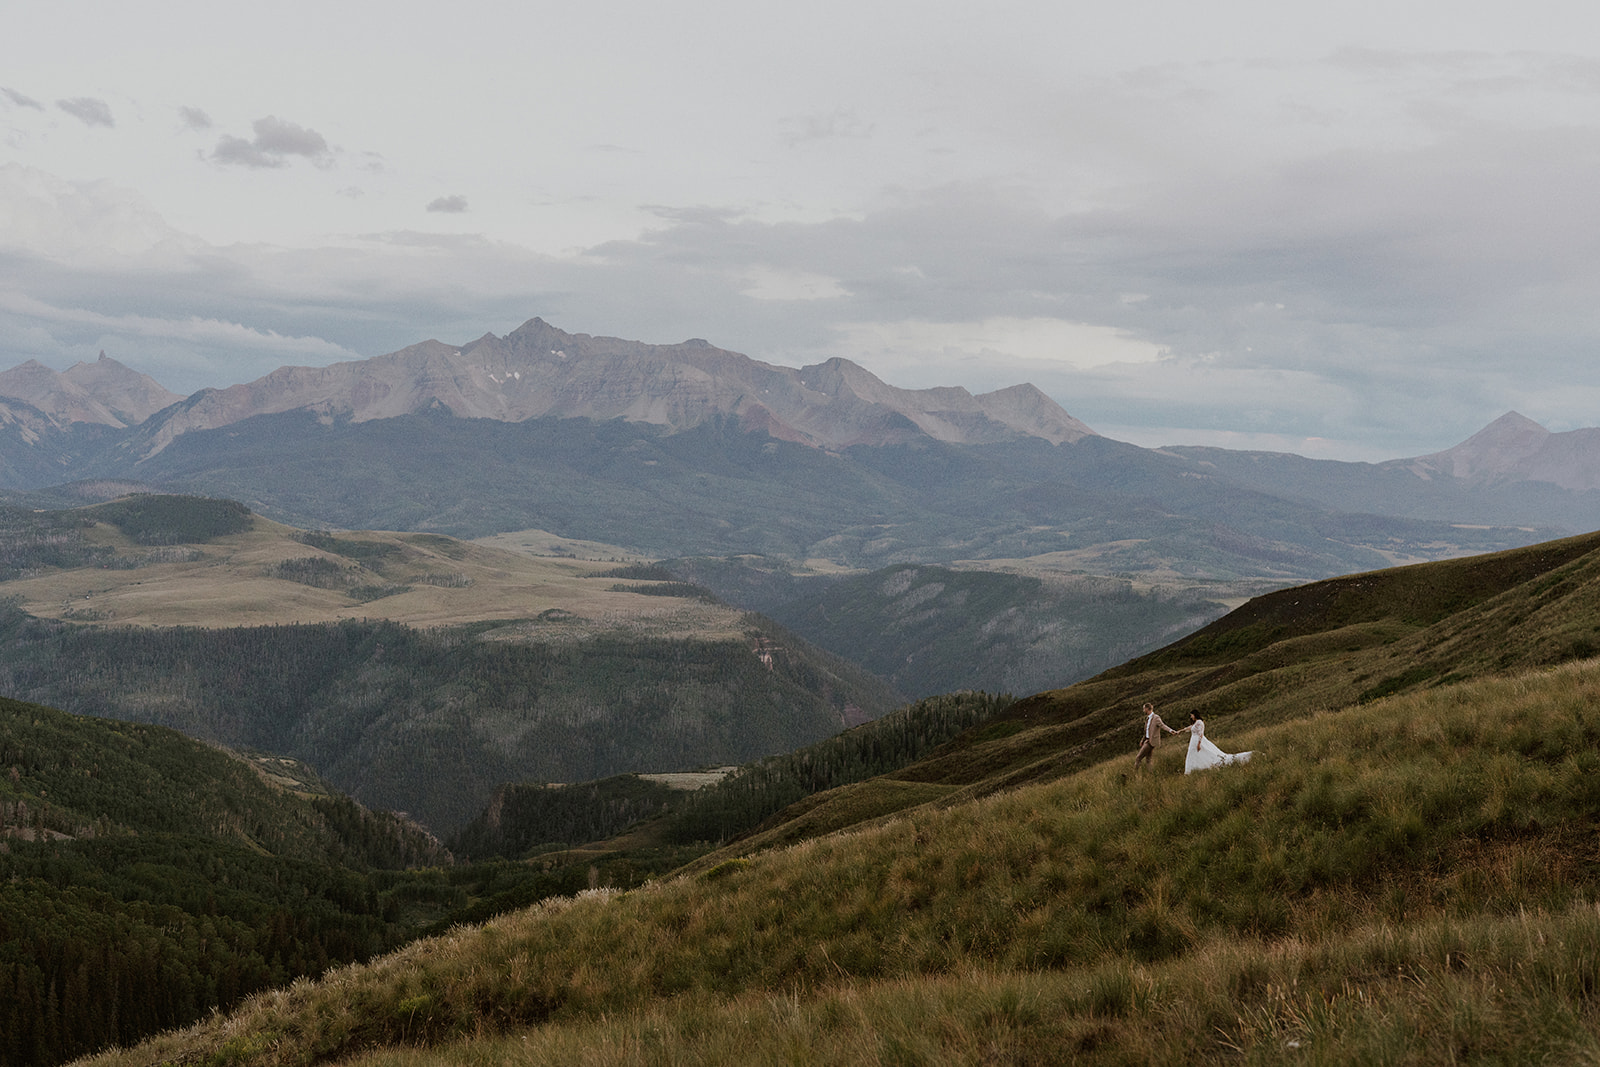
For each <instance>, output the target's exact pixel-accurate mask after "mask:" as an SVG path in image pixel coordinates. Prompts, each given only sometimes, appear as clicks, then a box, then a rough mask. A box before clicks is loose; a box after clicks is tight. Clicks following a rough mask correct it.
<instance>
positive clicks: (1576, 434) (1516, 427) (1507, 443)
mask: <svg viewBox="0 0 1600 1067" xmlns="http://www.w3.org/2000/svg"><path fill="white" fill-rule="evenodd" d="M1395 462H1396V464H1397V465H1400V466H1404V467H1407V468H1409V469H1410V470H1412V471H1413V472H1414V473H1416V474H1418V475H1419V476H1421V477H1424V478H1431V477H1434V476H1436V475H1443V476H1449V477H1454V478H1460V479H1462V480H1464V481H1468V482H1477V483H1483V484H1490V483H1506V482H1514V481H1532V482H1549V483H1551V484H1553V485H1558V486H1560V487H1561V488H1563V489H1571V490H1576V491H1583V490H1589V489H1600V429H1592V428H1591V429H1582V430H1568V431H1565V432H1562V433H1554V432H1552V431H1550V430H1548V429H1546V428H1545V427H1543V426H1541V425H1539V424H1538V423H1537V422H1534V421H1533V420H1532V419H1530V418H1527V417H1526V416H1524V415H1521V414H1519V413H1517V412H1515V411H1508V412H1506V413H1505V414H1504V415H1502V416H1500V417H1499V418H1498V419H1496V420H1494V421H1493V422H1491V423H1490V424H1489V425H1487V426H1485V427H1484V428H1483V429H1481V430H1479V431H1478V432H1477V433H1475V434H1473V435H1472V436H1471V437H1469V438H1467V439H1466V440H1465V441H1463V442H1461V443H1460V444H1459V445H1456V446H1454V447H1453V448H1447V449H1445V450H1444V451H1443V452H1435V453H1433V454H1432V455H1429V456H1419V457H1418V458H1416V459H1412V460H1397V461H1395Z"/></svg>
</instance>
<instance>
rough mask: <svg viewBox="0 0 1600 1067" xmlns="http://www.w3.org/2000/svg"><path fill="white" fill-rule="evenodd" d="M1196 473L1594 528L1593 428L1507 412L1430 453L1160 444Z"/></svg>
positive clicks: (1438, 516) (1397, 510)
mask: <svg viewBox="0 0 1600 1067" xmlns="http://www.w3.org/2000/svg"><path fill="white" fill-rule="evenodd" d="M1160 451H1162V452H1163V453H1166V454H1167V455H1171V456H1175V457H1180V458H1182V459H1184V460H1187V461H1189V462H1191V463H1193V464H1194V466H1195V469H1196V471H1197V472H1200V473H1204V474H1207V475H1212V476H1215V477H1221V478H1225V479H1227V480H1229V481H1230V482H1233V483H1235V484H1237V485H1239V486H1247V487H1249V488H1251V489H1254V490H1257V491H1259V492H1264V493H1270V494H1273V495H1275V496H1280V497H1285V498H1287V499H1290V500H1299V501H1302V502H1305V503H1308V504H1314V505H1316V506H1319V507H1325V508H1331V509H1334V510H1338V511H1355V512H1365V513H1370V514H1380V515H1393V516H1396V517H1401V518H1407V519H1421V520H1425V521H1435V522H1449V523H1459V524H1473V523H1490V524H1500V523H1503V524H1512V525H1528V526H1534V525H1544V526H1547V527H1549V528H1554V529H1560V530H1567V531H1587V530H1593V529H1597V528H1600V429H1581V430H1570V431H1567V432H1564V433H1552V432H1551V431H1550V430H1547V429H1545V428H1544V427H1543V426H1541V425H1539V424H1538V423H1536V422H1534V421H1533V420H1532V419H1529V418H1526V417H1524V416H1522V415H1519V414H1518V413H1516V412H1514V411H1512V412H1507V413H1506V414H1505V415H1502V416H1501V417H1500V418H1498V419H1496V420H1495V421H1494V422H1492V423H1490V424H1489V425H1488V426H1486V427H1484V428H1483V429H1482V430H1480V431H1478V432H1477V433H1476V434H1473V435H1472V436H1471V437H1469V438H1468V439H1467V440H1465V441H1463V442H1461V443H1460V444H1458V445H1455V446H1453V447H1451V448H1447V449H1445V450H1444V451H1442V452H1435V453H1432V454H1431V455H1426V456H1416V457H1413V458H1410V459H1393V460H1388V461H1386V462H1383V463H1345V462H1340V461H1337V460H1316V459H1306V458H1305V457H1304V456H1296V455H1291V454H1289V453H1283V452H1243V451H1234V450H1232V449H1225V448H1207V447H1198V446H1168V447H1166V448H1163V449H1161V450H1160Z"/></svg>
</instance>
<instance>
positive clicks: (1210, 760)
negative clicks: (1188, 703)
mask: <svg viewBox="0 0 1600 1067" xmlns="http://www.w3.org/2000/svg"><path fill="white" fill-rule="evenodd" d="M1187 729H1188V731H1189V755H1188V757H1187V758H1186V759H1185V760H1184V761H1183V773H1184V774H1192V773H1194V772H1195V771H1203V770H1206V769H1208V768H1210V767H1224V766H1227V765H1228V764H1230V763H1248V762H1249V760H1250V755H1251V754H1250V753H1249V752H1236V753H1228V752H1224V751H1222V749H1220V748H1218V747H1217V746H1216V745H1213V744H1212V743H1211V742H1210V741H1208V740H1207V739H1206V721H1205V720H1204V719H1202V718H1201V717H1200V716H1199V715H1196V714H1195V713H1194V712H1192V711H1191V712H1190V713H1189V726H1188V727H1187ZM1178 732H1179V733H1182V732H1183V731H1181V730H1180V731H1178Z"/></svg>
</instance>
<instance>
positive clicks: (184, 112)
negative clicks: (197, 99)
mask: <svg viewBox="0 0 1600 1067" xmlns="http://www.w3.org/2000/svg"><path fill="white" fill-rule="evenodd" d="M178 117H179V118H180V119H182V120H183V124H184V125H185V126H187V127H188V128H189V129H191V130H209V129H211V127H212V122H211V116H210V115H207V114H206V113H205V112H204V111H202V110H200V109H199V108H197V107H180V108H179V109H178Z"/></svg>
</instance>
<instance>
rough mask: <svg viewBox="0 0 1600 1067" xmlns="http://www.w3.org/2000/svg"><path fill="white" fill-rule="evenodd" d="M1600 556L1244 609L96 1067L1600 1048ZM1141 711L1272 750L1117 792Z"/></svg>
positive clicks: (1512, 562)
mask: <svg viewBox="0 0 1600 1067" xmlns="http://www.w3.org/2000/svg"><path fill="white" fill-rule="evenodd" d="M1597 549H1600V538H1595V537H1589V538H1581V539H1572V540H1569V541H1566V542H1555V543H1552V544H1549V545H1545V546H1539V547H1537V548H1534V549H1530V550H1524V551H1520V552H1513V553H1506V554H1502V555H1499V556H1491V557H1482V558H1478V559H1473V560H1463V561H1455V562H1452V563H1446V564H1434V565H1429V566H1427V567H1421V568H1411V569H1402V570H1397V571H1391V572H1383V573H1378V574H1372V575H1360V576H1353V577H1352V578H1349V579H1341V580H1338V581H1335V582H1328V583H1319V584H1318V585H1315V586H1309V587H1303V588H1301V589H1298V590H1286V591H1283V592H1281V593H1277V594H1272V595H1271V596H1268V597H1264V598H1258V599H1257V600H1256V601H1253V602H1251V604H1249V605H1247V606H1246V607H1245V608H1244V609H1241V610H1240V611H1239V612H1235V613H1234V614H1233V615H1230V616H1228V617H1227V618H1225V619H1223V620H1219V622H1218V623H1216V624H1213V625H1212V626H1211V627H1208V628H1207V629H1206V630H1203V631H1201V632H1200V633H1199V634H1197V635H1195V636H1194V637H1191V638H1189V639H1187V640H1185V641H1183V642H1180V643H1179V644H1177V645H1175V646H1173V647H1171V648H1168V649H1166V650H1163V651H1161V652H1159V653H1156V654H1154V655H1151V656H1147V657H1144V658H1142V659H1141V660H1138V661H1135V662H1134V663H1131V664H1128V665H1127V666H1125V667H1123V668H1120V669H1119V670H1117V671H1113V672H1109V673H1108V674H1106V675H1102V676H1100V677H1099V678H1096V679H1092V680H1090V681H1089V682H1085V683H1082V684H1080V685H1079V686H1075V687H1072V688H1071V689H1067V690H1062V691H1058V692H1055V693H1050V694H1041V695H1040V696H1038V697H1035V698H1032V699H1031V700H1029V701H1023V702H1020V703H1019V704H1017V705H1015V706H1014V707H1013V708H1012V709H1010V710H1009V711H1008V712H1006V713H1004V714H1003V715H1001V716H1000V717H999V718H997V719H994V720H990V721H987V722H985V723H984V724H982V725H980V726H978V727H977V728H976V729H974V730H973V731H971V732H969V733H968V734H966V735H964V736H963V737H962V738H958V739H957V740H956V741H955V742H953V743H952V744H950V745H948V746H946V747H945V748H943V749H941V750H940V751H938V752H937V753H935V754H934V755H933V756H932V757H930V758H929V759H928V760H925V761H923V762H921V763H920V764H916V765H913V766H912V767H909V768H906V769H905V770H902V771H899V772H896V773H894V774H892V775H889V776H886V777H883V778H877V779H872V780H869V781H867V782H863V783H859V784H857V785H852V786H845V787H842V788H840V789H838V790H834V791H832V792H831V793H826V794H821V795H819V796H818V797H816V798H812V800H811V801H810V802H807V803H805V804H803V805H800V806H798V807H797V809H793V810H792V811H791V815H792V816H794V817H793V818H790V819H789V820H787V822H786V823H785V824H784V825H781V826H775V827H772V828H769V830H768V831H767V832H766V833H767V835H768V836H767V837H766V838H765V844H766V845H767V846H773V845H780V844H781V845H782V847H762V846H763V843H764V842H763V838H762V836H761V835H757V836H756V837H753V838H750V839H746V840H745V841H743V842H740V843H738V844H737V845H736V846H735V847H733V848H730V849H726V850H724V851H723V853H721V854H719V855H714V856H712V857H708V858H707V859H705V860H702V861H700V862H699V863H698V864H697V865H696V866H694V867H692V868H690V869H689V870H688V871H687V872H686V873H685V874H683V875H681V876H680V877H678V878H675V879H672V880H669V881H664V882H659V883H655V884H652V885H650V886H647V887H644V888H642V889H640V890H636V891H633V892H629V893H626V894H608V893H595V894H590V895H588V896H586V897H580V898H577V899H573V900H568V901H563V902H559V903H550V904H546V905H543V906H541V907H539V908H535V909H531V910H528V911H525V912H522V913H519V914H516V915H511V916H505V917H502V918H500V919H496V920H494V921H491V922H489V923H486V924H484V925H482V926H479V927H472V928H463V929H459V930H457V931H455V932H453V933H452V934H450V935H449V936H447V937H444V938H440V939H437V940H434V941H430V942H426V943H419V944H418V945H415V946H412V947H410V948H408V949H406V950H403V951H402V952H400V953H398V954H396V955H394V956H391V957H388V958H385V959H383V960H380V961H375V962H373V963H371V964H367V965H362V966H357V967H352V968H346V969H344V970H341V971H339V972H337V973H336V974H334V975H331V976H329V977H328V978H327V979H324V980H323V981H322V982H319V983H314V984H313V983H307V984H302V985H298V986H296V987H294V988H293V989H289V990H284V991H279V992H275V993H271V994H267V995H264V996H261V997H258V998H255V999H254V1000H252V1001H251V1002H250V1003H249V1004H248V1005H246V1006H245V1007H244V1008H243V1009H241V1010H240V1012H238V1013H237V1014H235V1015H233V1016H231V1017H228V1018H219V1019H215V1020H211V1021H208V1022H206V1023H202V1024H200V1025H199V1026H198V1027H196V1028H195V1029H194V1030H192V1031H190V1032H187V1033H184V1034H175V1035H171V1036H168V1037H164V1038H162V1039H160V1040H159V1041H157V1042H154V1043H152V1044H150V1045H148V1046H145V1047H143V1048H141V1049H139V1050H136V1051H134V1052H129V1053H122V1054H117V1055H112V1056H107V1057H104V1058H102V1059H101V1060H100V1061H99V1062H104V1063H128V1064H132V1063H155V1062H160V1061H163V1060H168V1059H178V1058H188V1059H190V1060H191V1061H193V1062H211V1063H224V1062H257V1063H313V1062H324V1061H331V1060H336V1059H337V1060H346V1059H349V1058H351V1057H361V1056H365V1057H366V1058H367V1059H368V1060H370V1061H371V1062H381V1063H401V1062H412V1061H421V1060H424V1059H425V1061H426V1062H464V1063H465V1062H485V1061H495V1062H512V1063H517V1062H525V1063H530V1064H531V1063H574V1064H576V1063H593V1062H600V1061H603V1062H608V1063H610V1062H617V1063H659V1062H707V1063H748V1062H755V1061H770V1062H783V1061H788V1060H803V1061H814V1060H819V1059H820V1060H826V1061H829V1062H842V1063H881V1062H902V1063H917V1062H927V1063H933V1062H939V1063H945V1062H954V1063H983V1062H996V1061H1001V1062H1020V1063H1054V1062H1060V1061H1061V1060H1062V1058H1063V1057H1064V1056H1067V1057H1072V1058H1074V1059H1077V1060H1080V1061H1082V1062H1090V1063H1094V1062H1104V1063H1129V1062H1140V1063H1172V1064H1179V1063H1193V1062H1209V1061H1218V1062H1220V1061H1228V1062H1235V1061H1239V1060H1241V1059H1242V1060H1243V1061H1244V1062H1262V1063H1276V1062H1311V1063H1322V1064H1334V1063H1349V1062H1530V1061H1545V1062H1577V1061H1585V1060H1590V1059H1593V1058H1595V1057H1597V1056H1600V862H1597V856H1596V854H1595V851H1594V848H1593V844H1592V839H1593V826H1594V824H1595V822H1596V820H1597V819H1600V785H1597V784H1596V783H1597V782H1600V777H1597V775H1596V771H1597V770H1600V755H1597V754H1596V753H1597V752H1600V713H1597V712H1596V710H1595V709H1596V708H1597V707H1600V662H1596V661H1595V660H1593V659H1588V658H1584V657H1587V656H1590V655H1592V653H1593V651H1594V647H1593V645H1592V644H1589V642H1591V641H1593V639H1594V635H1595V634H1596V633H1597V632H1600V630H1597V625H1600V604H1597V603H1596V600H1597V598H1600V580H1597V579H1600V554H1597ZM1151 697H1153V698H1154V699H1156V700H1157V701H1158V702H1159V703H1160V704H1161V706H1162V708H1163V710H1164V711H1166V712H1167V714H1168V717H1169V719H1178V718H1180V717H1181V712H1183V711H1184V710H1186V709H1188V708H1195V709H1199V710H1202V712H1203V714H1204V715H1205V716H1206V718H1207V720H1208V725H1209V729H1208V734H1209V735H1210V736H1212V737H1213V738H1214V739H1216V740H1217V741H1218V743H1219V744H1221V745H1222V746H1223V747H1224V748H1227V749H1230V750H1242V749H1251V750H1254V751H1256V752H1257V756H1256V758H1255V759H1254V760H1252V761H1251V762H1250V763H1249V764H1246V765H1244V766H1240V767H1230V768H1220V769H1217V770H1214V771H1210V772H1206V773H1203V774H1199V775H1194V776H1183V775H1182V774H1181V773H1180V770H1181V765H1182V757H1181V749H1180V748H1179V746H1176V745H1169V746H1167V747H1165V748H1163V749H1162V750H1161V751H1160V752H1158V754H1157V760H1156V765H1155V767H1154V768H1153V769H1152V770H1151V771H1149V772H1146V773H1142V774H1135V773H1133V771H1132V768H1131V755H1132V750H1133V743H1134V739H1135V738H1136V737H1137V731H1138V725H1139V724H1138V711H1137V708H1138V702H1140V701H1141V700H1143V699H1147V698H1151ZM830 812H831V813H830ZM852 813H853V814H852ZM841 827H848V828H849V829H850V830H851V832H849V833H844V834H839V833H833V832H822V833H820V834H817V831H833V830H836V829H839V828H841ZM416 1046H424V1047H425V1048H426V1052H425V1053H419V1052H407V1051H406V1050H407V1049H409V1048H415V1047H416Z"/></svg>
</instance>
